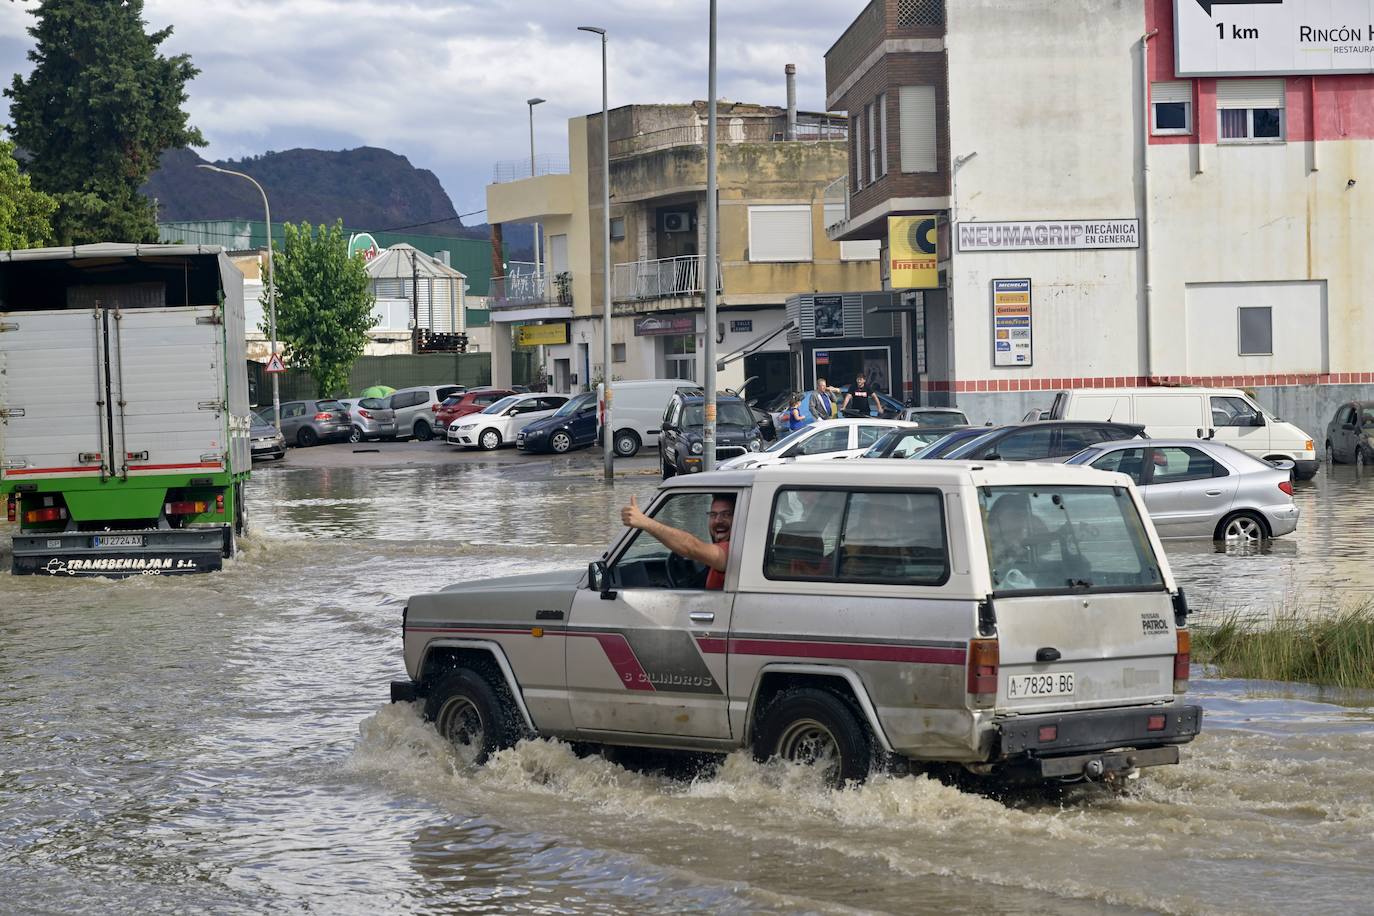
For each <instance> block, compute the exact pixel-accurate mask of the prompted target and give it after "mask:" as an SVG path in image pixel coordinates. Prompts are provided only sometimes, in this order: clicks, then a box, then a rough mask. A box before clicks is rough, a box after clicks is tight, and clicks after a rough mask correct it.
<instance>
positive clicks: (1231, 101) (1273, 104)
mask: <svg viewBox="0 0 1374 916" xmlns="http://www.w3.org/2000/svg"><path fill="white" fill-rule="evenodd" d="M1283 87H1284V81H1283V80H1217V107H1218V108H1220V109H1222V110H1227V109H1236V108H1282V107H1283Z"/></svg>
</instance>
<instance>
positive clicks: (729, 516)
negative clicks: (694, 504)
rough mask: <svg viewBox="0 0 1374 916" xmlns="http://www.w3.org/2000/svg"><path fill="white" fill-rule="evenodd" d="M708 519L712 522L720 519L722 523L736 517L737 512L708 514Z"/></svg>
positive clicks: (730, 510)
mask: <svg viewBox="0 0 1374 916" xmlns="http://www.w3.org/2000/svg"><path fill="white" fill-rule="evenodd" d="M706 517H707V518H708V519H710V520H711V521H715V520H716V519H720V520H721V521H727V520H729V519H732V518H734V517H735V510H734V509H726V510H724V511H723V512H707V513H706Z"/></svg>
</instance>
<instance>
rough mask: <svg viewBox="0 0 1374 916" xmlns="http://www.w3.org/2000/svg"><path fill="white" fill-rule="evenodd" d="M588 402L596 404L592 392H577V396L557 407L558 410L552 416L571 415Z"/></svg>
mask: <svg viewBox="0 0 1374 916" xmlns="http://www.w3.org/2000/svg"><path fill="white" fill-rule="evenodd" d="M589 404H591V405H595V404H596V395H594V394H592V393H591V392H587V393H586V394H579V395H578V396H577V397H575V398H573V399H572V400H571V401H569V402H568V403H566V404H564V405H563V406H562V407H560V408H558V411H557V412H556V413H555V414H554V415H553V416H555V417H571V416H572V415H573V414H575V413H577V412H578V411H579V410H581V409H582V408H583V407H586V406H587V405H589ZM550 419H552V418H550Z"/></svg>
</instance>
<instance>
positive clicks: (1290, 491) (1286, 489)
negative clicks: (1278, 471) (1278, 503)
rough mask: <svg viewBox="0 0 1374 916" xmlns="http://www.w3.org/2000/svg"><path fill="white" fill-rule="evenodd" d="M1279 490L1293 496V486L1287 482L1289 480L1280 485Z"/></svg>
mask: <svg viewBox="0 0 1374 916" xmlns="http://www.w3.org/2000/svg"><path fill="white" fill-rule="evenodd" d="M1279 489H1280V490H1282V491H1283V492H1285V493H1287V494H1288V495H1289V496H1292V495H1293V484H1292V483H1290V482H1289V481H1287V480H1285V481H1283V482H1281V483H1280V484H1279Z"/></svg>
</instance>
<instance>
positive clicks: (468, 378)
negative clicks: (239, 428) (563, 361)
mask: <svg viewBox="0 0 1374 916" xmlns="http://www.w3.org/2000/svg"><path fill="white" fill-rule="evenodd" d="M263 369H264V367H263V364H262V363H257V362H249V363H248V391H249V399H250V400H251V401H252V403H253V404H255V405H271V403H272V376H271V375H269V374H267V372H265V371H263ZM449 383H456V384H459V385H466V386H468V387H469V388H475V387H477V386H478V385H490V384H491V354H490V353H436V354H426V355H417V356H412V355H409V354H402V355H398V356H363V357H360V358H359V359H358V361H357V362H356V363H354V364H353V371H352V373H351V374H350V375H349V380H348V389H347V390H346V391H334V392H330V394H332V395H334V396H336V397H347V396H349V395H356V394H357V393H358V392H360V391H362V390H363V389H364V388H370V387H372V386H373V385H387V386H389V387H391V388H411V387H414V386H416V385H445V384H449ZM318 396H319V393H318V390H317V389H316V387H315V380H314V378H312V377H311V375H310V373H308V372H306V371H304V370H303V369H288V370H287V371H285V372H283V373H282V375H281V398H282V400H283V401H295V400H307V399H311V398H315V397H318Z"/></svg>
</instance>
